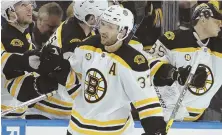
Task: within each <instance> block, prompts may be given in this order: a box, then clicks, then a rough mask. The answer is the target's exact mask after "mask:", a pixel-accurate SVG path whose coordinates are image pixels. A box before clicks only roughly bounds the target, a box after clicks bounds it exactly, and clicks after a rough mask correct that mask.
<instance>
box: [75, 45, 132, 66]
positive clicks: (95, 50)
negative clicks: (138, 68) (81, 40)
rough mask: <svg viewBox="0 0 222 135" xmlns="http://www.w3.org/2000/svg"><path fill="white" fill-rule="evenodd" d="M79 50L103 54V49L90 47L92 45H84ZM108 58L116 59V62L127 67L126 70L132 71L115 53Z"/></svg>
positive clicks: (109, 54)
mask: <svg viewBox="0 0 222 135" xmlns="http://www.w3.org/2000/svg"><path fill="white" fill-rule="evenodd" d="M79 48H80V49H82V50H88V51H93V52H97V53H102V52H103V51H102V49H101V48H96V47H94V46H90V45H83V46H80V47H79ZM108 56H110V57H111V58H113V59H115V60H116V61H118V62H119V63H120V64H121V65H123V66H125V67H126V68H129V69H131V67H130V66H129V65H128V64H127V63H126V62H125V61H124V60H123V59H122V58H121V57H119V56H118V55H116V54H114V53H108Z"/></svg>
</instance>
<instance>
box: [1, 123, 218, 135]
mask: <svg viewBox="0 0 222 135" xmlns="http://www.w3.org/2000/svg"><path fill="white" fill-rule="evenodd" d="M1 122H2V123H1V125H2V135H66V129H67V126H68V120H4V119H2V120H1ZM141 133H143V129H142V127H141V125H140V123H139V122H135V131H134V132H133V133H132V134H131V135H141ZM169 135H222V123H220V122H198V123H196V122H175V123H174V125H173V127H172V129H171V130H170V131H169Z"/></svg>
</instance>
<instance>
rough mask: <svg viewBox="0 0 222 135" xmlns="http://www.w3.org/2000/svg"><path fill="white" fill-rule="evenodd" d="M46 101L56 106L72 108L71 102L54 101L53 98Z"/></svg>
mask: <svg viewBox="0 0 222 135" xmlns="http://www.w3.org/2000/svg"><path fill="white" fill-rule="evenodd" d="M47 101H50V102H52V103H55V104H58V105H62V106H66V107H72V105H73V104H72V103H71V102H65V101H62V100H59V99H56V98H54V97H49V98H47Z"/></svg>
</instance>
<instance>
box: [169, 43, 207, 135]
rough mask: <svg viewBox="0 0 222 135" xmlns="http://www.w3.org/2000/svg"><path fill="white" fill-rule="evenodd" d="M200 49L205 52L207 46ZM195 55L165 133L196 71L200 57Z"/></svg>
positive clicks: (171, 123) (170, 125)
mask: <svg viewBox="0 0 222 135" xmlns="http://www.w3.org/2000/svg"><path fill="white" fill-rule="evenodd" d="M201 50H202V51H203V52H205V53H206V52H207V48H206V47H201ZM196 56H197V58H196V60H195V61H194V64H193V66H192V68H191V71H190V73H189V75H188V77H187V80H186V83H185V85H184V87H183V89H182V92H181V93H180V96H179V98H178V100H177V102H176V104H175V107H174V109H173V112H172V113H171V115H170V119H169V121H168V123H167V126H166V134H167V133H168V132H169V129H170V128H171V127H172V125H173V122H174V119H175V117H176V114H177V112H178V110H179V108H180V106H181V104H182V101H183V99H184V97H185V94H186V92H187V90H188V87H189V85H190V83H191V81H192V79H193V76H194V74H195V72H196V70H197V68H198V65H199V62H200V59H201V55H198V53H197V54H196Z"/></svg>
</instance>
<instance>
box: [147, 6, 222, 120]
mask: <svg viewBox="0 0 222 135" xmlns="http://www.w3.org/2000/svg"><path fill="white" fill-rule="evenodd" d="M221 20H222V14H220V13H219V10H218V9H217V8H216V7H215V6H214V5H212V4H200V5H198V6H197V7H196V8H195V10H194V12H193V14H192V19H191V23H192V26H193V27H192V28H191V29H189V30H176V31H168V32H166V33H165V34H164V35H163V36H161V37H160V38H159V39H158V40H157V41H156V43H155V44H154V46H153V47H152V49H151V50H150V54H152V55H153V56H155V57H162V56H168V60H169V61H170V63H171V64H172V65H173V66H175V67H176V68H179V71H180V70H181V69H182V68H185V71H186V72H187V71H189V70H190V68H189V65H190V64H191V62H192V61H195V60H196V57H195V56H194V55H195V53H197V51H198V48H200V47H201V46H203V45H206V46H207V48H208V49H209V51H208V55H207V57H206V58H203V60H204V61H200V63H201V65H199V67H198V69H197V71H196V73H195V75H199V77H195V76H194V79H195V78H196V79H195V80H197V81H196V82H192V83H191V85H190V86H189V88H188V91H187V93H186V96H185V98H184V100H183V104H182V105H181V108H180V111H179V113H178V115H177V117H176V118H177V120H185V121H196V120H198V119H199V118H200V117H201V115H202V114H203V112H204V110H205V109H206V108H207V107H208V106H209V104H210V101H211V99H212V97H213V96H214V95H215V93H216V92H217V91H218V90H219V88H220V86H221V81H219V80H220V79H221V78H220V77H221V76H220V75H219V74H220V70H219V69H220V68H221V62H222V60H221V58H220V56H219V54H220V53H221V47H220V46H218V45H216V44H214V43H213V39H212V38H211V37H217V36H218V33H219V32H220V27H221ZM209 52H210V53H209ZM190 66H192V65H190ZM181 71H183V70H181ZM186 72H184V73H186ZM186 74H188V72H187V73H186ZM171 84H172V83H169V86H171ZM183 84H184V81H178V83H174V84H173V85H172V86H171V87H168V88H166V87H164V88H157V90H158V93H159V94H161V96H162V98H163V100H164V102H165V104H166V108H164V110H165V120H166V121H167V120H168V117H169V115H170V114H171V112H172V109H173V107H174V105H175V103H176V100H177V99H178V98H175V97H178V96H179V94H180V91H179V90H181V89H182V87H181V86H180V85H183Z"/></svg>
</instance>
